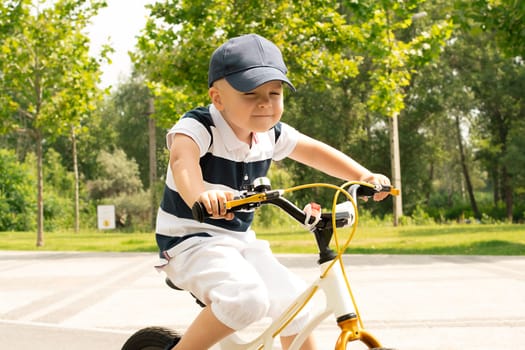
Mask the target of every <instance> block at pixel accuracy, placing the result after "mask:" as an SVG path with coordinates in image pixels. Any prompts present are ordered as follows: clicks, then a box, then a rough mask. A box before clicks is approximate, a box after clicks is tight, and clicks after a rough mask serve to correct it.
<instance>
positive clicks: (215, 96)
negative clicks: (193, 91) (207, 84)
mask: <svg viewBox="0 0 525 350" xmlns="http://www.w3.org/2000/svg"><path fill="white" fill-rule="evenodd" d="M208 95H209V96H210V99H211V102H212V103H213V105H214V106H215V108H217V110H219V111H222V110H223V109H224V106H223V104H222V100H221V94H220V92H219V89H217V88H216V87H215V86H212V87H211V88H210V89H209V90H208Z"/></svg>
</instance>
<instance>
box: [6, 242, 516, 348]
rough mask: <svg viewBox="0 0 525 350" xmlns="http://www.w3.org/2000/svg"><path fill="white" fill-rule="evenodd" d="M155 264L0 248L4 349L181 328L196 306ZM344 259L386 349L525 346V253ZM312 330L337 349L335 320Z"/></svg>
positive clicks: (307, 273)
mask: <svg viewBox="0 0 525 350" xmlns="http://www.w3.org/2000/svg"><path fill="white" fill-rule="evenodd" d="M278 258H279V259H280V260H281V261H283V262H284V263H285V264H286V265H287V266H289V267H290V268H291V269H292V270H294V271H295V272H296V273H297V274H299V275H301V276H302V277H303V278H304V279H305V280H307V281H312V280H314V279H315V278H316V277H317V275H318V269H317V267H316V263H315V261H316V257H315V256H313V255H278ZM155 261H156V254H151V253H76V252H13V251H0V349H16V350H25V349H28V350H29V349H40V350H51V349H53V350H57V349H64V350H65V349H67V350H71V349H74V350H84V349H86V350H87V349H90V350H92V349H97V350H105V349H108V350H110V349H120V347H121V346H122V344H123V343H124V341H125V340H126V339H127V337H129V335H130V334H132V333H133V332H135V331H136V330H138V329H140V328H143V327H146V326H152V325H155V326H167V327H171V328H175V329H178V330H181V331H183V330H184V329H185V328H186V327H187V325H188V324H189V323H190V322H191V320H192V319H193V318H194V317H195V315H196V314H197V313H198V312H199V307H198V306H197V305H196V304H195V303H194V301H193V299H192V298H191V296H189V294H188V293H185V292H176V291H173V290H171V289H169V288H168V287H166V286H165V284H164V279H163V276H162V275H161V274H159V273H157V272H156V271H155V269H154V268H153V264H154V263H155ZM345 264H346V266H347V272H348V276H349V278H350V281H351V285H352V288H353V291H354V294H355V297H356V300H357V303H358V306H359V310H360V312H361V316H362V319H363V322H364V325H365V328H366V329H367V330H368V331H370V332H371V333H372V334H374V335H375V336H376V337H377V338H378V339H380V340H381V342H382V343H383V345H384V346H389V347H395V348H397V349H399V350H422V349H427V350H434V349H435V350H437V349H439V350H460V349H461V350H465V349H467V350H485V349H486V350H489V349H490V350H494V349H525V345H524V344H525V257H485V256H406V255H404V256H403V255H401V256H400V255H349V256H346V257H345ZM314 301H315V302H319V303H322V302H323V300H322V297H321V296H319V297H316V298H314ZM257 327H259V328H262V327H264V324H263V323H261V324H259V325H256V326H255V328H256V329H257ZM315 336H316V339H317V341H318V344H319V349H321V350H322V349H333V344H334V343H335V339H336V336H337V329H336V328H335V327H334V323H333V321H332V320H326V321H324V322H323V323H322V324H321V326H320V327H319V329H318V330H316V332H315ZM351 349H362V347H361V346H356V347H354V346H352V347H351Z"/></svg>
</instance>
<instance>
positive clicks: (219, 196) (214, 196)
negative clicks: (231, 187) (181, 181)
mask: <svg viewBox="0 0 525 350" xmlns="http://www.w3.org/2000/svg"><path fill="white" fill-rule="evenodd" d="M233 196H234V195H233V192H229V191H219V190H210V191H205V192H202V193H201V194H200V195H199V198H198V199H197V200H198V201H199V202H201V203H202V204H203V205H204V207H205V208H206V211H207V212H208V213H209V214H210V215H211V216H212V218H216V219H219V218H220V219H226V220H232V219H233V218H234V214H233V213H227V212H226V202H227V201H231V200H233Z"/></svg>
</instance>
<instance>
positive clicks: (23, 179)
mask: <svg viewBox="0 0 525 350" xmlns="http://www.w3.org/2000/svg"><path fill="white" fill-rule="evenodd" d="M0 174H2V176H0V231H30V230H33V229H35V227H36V217H35V213H36V180H35V178H34V176H33V174H32V172H31V168H30V167H29V166H28V165H27V164H22V163H20V162H18V160H17V159H16V156H15V154H14V152H12V151H9V150H5V149H0Z"/></svg>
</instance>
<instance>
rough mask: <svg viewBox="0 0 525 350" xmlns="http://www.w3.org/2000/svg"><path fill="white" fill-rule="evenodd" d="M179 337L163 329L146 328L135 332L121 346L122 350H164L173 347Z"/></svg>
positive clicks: (174, 332)
mask: <svg viewBox="0 0 525 350" xmlns="http://www.w3.org/2000/svg"><path fill="white" fill-rule="evenodd" d="M180 337H181V335H180V334H179V333H177V332H176V331H174V330H172V329H169V328H164V327H147V328H143V329H141V330H138V331H136V332H135V333H134V334H133V335H132V336H131V337H129V338H128V340H127V341H126V343H125V344H124V345H123V346H122V350H165V349H166V348H167V347H168V345H171V346H175V344H177V343H178V341H179V339H180Z"/></svg>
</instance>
